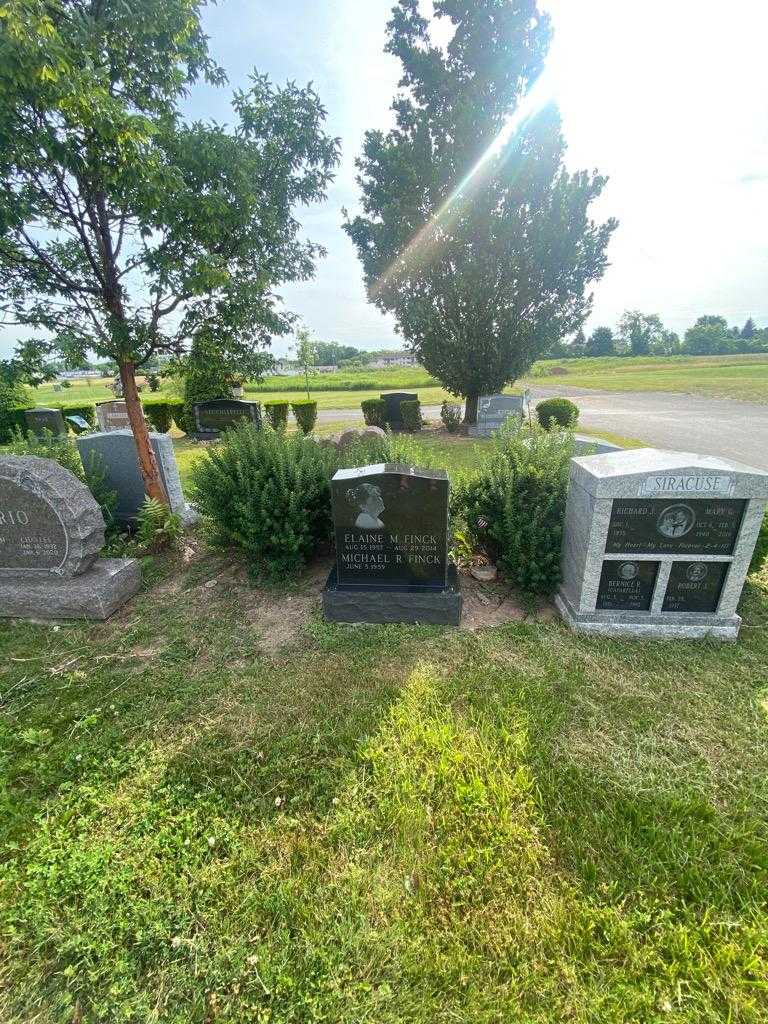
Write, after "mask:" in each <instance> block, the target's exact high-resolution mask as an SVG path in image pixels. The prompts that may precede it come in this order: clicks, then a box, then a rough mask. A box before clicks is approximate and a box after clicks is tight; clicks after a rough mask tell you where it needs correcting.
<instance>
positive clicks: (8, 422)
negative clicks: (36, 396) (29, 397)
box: [0, 403, 32, 444]
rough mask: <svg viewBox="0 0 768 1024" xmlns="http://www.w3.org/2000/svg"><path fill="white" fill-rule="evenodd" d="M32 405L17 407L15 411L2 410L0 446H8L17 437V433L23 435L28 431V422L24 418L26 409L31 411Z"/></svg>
mask: <svg viewBox="0 0 768 1024" xmlns="http://www.w3.org/2000/svg"><path fill="white" fill-rule="evenodd" d="M31 408H32V404H31V403H30V404H29V405H27V406H23V407H17V408H15V409H0V444H8V443H9V442H10V441H12V440H13V439H14V437H15V436H16V431H17V430H20V431H21V432H22V434H25V433H26V431H27V421H26V418H25V417H24V411H25V409H31Z"/></svg>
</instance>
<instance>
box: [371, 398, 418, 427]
mask: <svg viewBox="0 0 768 1024" xmlns="http://www.w3.org/2000/svg"><path fill="white" fill-rule="evenodd" d="M379 397H380V398H381V399H383V401H384V402H385V404H386V411H385V413H384V418H385V420H386V422H387V423H388V424H389V426H390V427H392V429H393V430H402V427H403V414H402V412H401V411H400V403H401V402H416V401H418V398H419V396H418V395H414V394H411V393H410V392H409V391H390V392H389V393H388V394H384V395H379Z"/></svg>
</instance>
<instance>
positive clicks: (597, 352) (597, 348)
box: [584, 327, 614, 356]
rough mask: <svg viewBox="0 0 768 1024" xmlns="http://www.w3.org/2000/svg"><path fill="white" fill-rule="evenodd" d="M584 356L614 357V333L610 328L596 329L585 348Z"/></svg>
mask: <svg viewBox="0 0 768 1024" xmlns="http://www.w3.org/2000/svg"><path fill="white" fill-rule="evenodd" d="M584 354H585V355H588V356H612V355H613V354H614V349H613V331H612V330H611V328H610V327H596V328H595V329H594V331H592V333H591V334H590V336H589V340H588V341H587V344H586V345H585V347H584Z"/></svg>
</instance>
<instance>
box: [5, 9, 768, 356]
mask: <svg viewBox="0 0 768 1024" xmlns="http://www.w3.org/2000/svg"><path fill="white" fill-rule="evenodd" d="M423 6H424V9H425V12H426V13H429V8H430V4H429V0H424V4H423ZM541 6H542V7H544V8H545V9H547V10H548V11H549V12H550V14H551V16H552V19H553V28H554V40H553V44H552V49H551V51H550V55H549V60H548V65H547V72H546V74H547V79H546V81H547V89H548V91H551V93H552V95H553V97H554V99H555V101H556V102H557V103H558V106H559V107H560V111H561V114H562V118H563V131H564V135H565V139H566V142H567V144H568V150H567V153H566V163H567V165H568V167H569V168H570V169H572V170H576V169H589V170H592V169H597V170H599V171H600V172H601V173H602V174H605V175H608V177H609V182H608V185H607V186H606V188H605V190H604V193H603V195H602V196H601V197H600V199H599V200H598V202H597V203H596V204H594V205H593V207H592V210H593V213H594V216H596V217H597V218H598V219H604V218H605V217H607V216H615V217H617V218H618V220H619V228H618V230H617V231H616V232H615V233H614V235H613V238H612V240H611V243H610V246H609V249H608V257H609V262H610V266H609V268H608V270H607V272H606V274H605V275H604V277H603V278H602V280H601V281H599V282H598V283H597V284H596V285H595V286H594V313H593V315H592V317H591V319H590V321H589V322H588V324H587V331H589V330H590V329H592V328H594V327H595V326H597V325H599V324H606V325H608V326H615V324H616V322H617V321H618V319H619V317H620V316H621V313H622V312H623V311H624V310H625V309H640V310H642V311H643V312H646V313H658V314H659V315H660V316H661V318H662V320H663V321H664V323H665V324H666V326H668V327H670V328H672V329H674V330H676V331H678V333H680V334H682V333H683V332H684V330H685V328H686V327H688V326H690V324H692V323H693V321H694V320H695V319H696V317H697V316H699V315H701V314H705V313H707V314H720V315H723V316H725V317H726V319H727V320H728V322H729V323H735V324H743V323H744V321H745V320H746V319H747V317H748V316H752V317H753V318H754V319H755V320H756V321H757V322H758V323H759V324H760V325H764V324H768V87H767V86H766V76H765V64H764V62H765V40H766V39H768V4H766V3H765V0H732V2H731V3H730V4H728V5H723V4H721V3H718V2H715V0H644V2H643V3H642V4H639V3H637V2H636V0H578V2H575V0H542V3H541ZM390 8H391V0H282V2H281V3H275V2H274V0H220V3H219V4H218V5H217V6H213V7H209V8H207V9H206V10H205V13H204V26H205V30H206V32H207V34H208V35H209V37H210V48H211V52H212V54H213V55H214V57H215V58H216V59H217V60H218V62H219V63H220V64H221V65H222V66H223V67H224V68H225V69H226V71H227V74H228V77H229V87H225V88H223V89H212V88H210V87H207V86H196V87H195V89H194V90H193V92H192V94H191V95H190V97H189V100H188V102H187V111H188V113H189V114H190V116H193V117H195V118H213V119H215V120H217V121H219V122H222V123H226V122H227V121H228V120H229V118H230V107H229V101H230V95H231V91H232V89H233V88H240V87H245V86H246V85H247V80H248V75H249V73H250V72H251V70H252V69H253V68H254V67H256V68H257V69H258V70H259V71H260V72H262V73H263V72H266V73H267V74H269V76H270V78H271V79H272V80H273V81H275V82H285V81H286V80H288V79H292V80H295V81H296V82H297V83H299V84H305V83H306V82H308V81H312V82H313V84H314V87H315V89H316V90H317V92H318V93H319V95H320V97H321V100H322V102H323V103H324V105H325V107H326V109H327V111H328V119H327V123H326V127H327V130H328V131H329V132H330V133H331V134H333V135H336V136H338V137H339V138H340V139H341V146H342V156H341V163H340V166H339V167H338V169H337V173H336V179H335V181H334V183H333V184H332V186H331V187H330V189H329V192H328V198H327V200H326V202H325V203H323V204H322V205H316V206H313V207H310V208H305V209H302V210H300V211H299V219H300V221H301V223H302V225H303V228H304V231H305V233H306V235H307V236H308V237H309V238H311V239H312V240H313V241H315V242H320V243H321V244H323V245H324V246H325V248H326V249H327V250H328V255H327V257H326V258H325V259H324V260H322V261H320V262H319V264H318V267H317V274H316V276H315V278H314V279H313V280H311V281H308V282H302V283H300V284H294V285H289V286H285V287H283V288H282V289H279V291H280V294H281V295H282V296H283V298H284V300H285V303H286V306H287V307H288V308H289V309H291V310H293V311H294V312H296V313H298V314H300V316H301V317H302V319H303V322H304V324H305V325H306V326H307V327H309V328H310V329H311V330H312V332H313V334H314V335H315V336H316V337H317V338H319V339H321V340H326V341H331V340H333V341H339V342H342V343H344V344H351V345H356V346H358V347H360V348H367V349H374V348H386V347H399V346H400V344H401V342H400V339H399V338H398V336H397V334H396V333H395V330H394V321H393V320H392V319H391V318H390V317H387V316H384V315H383V314H381V313H379V311H378V310H377V309H376V308H375V307H374V306H372V305H371V304H370V303H368V301H367V300H366V296H365V289H364V286H363V279H362V272H361V268H360V264H359V262H358V259H357V256H356V254H355V250H354V247H353V246H352V243H351V242H350V240H349V239H348V238H347V236H346V235H345V234H344V232H343V231H342V229H341V224H342V220H343V217H342V212H341V211H342V207H347V208H348V209H349V210H350V212H351V213H352V214H354V212H355V211H356V210H357V208H358V188H357V185H356V183H355V173H356V171H355V166H354V162H355V157H356V156H357V155H358V154H359V152H360V150H361V146H362V142H363V136H364V133H365V131H366V130H367V129H371V128H381V129H384V130H386V129H387V128H388V127H389V126H390V125H391V123H392V114H391V112H390V109H389V108H390V104H391V102H392V97H393V95H394V93H395V90H396V86H397V80H398V78H399V73H400V66H399V62H398V61H397V60H396V59H395V58H393V57H391V56H389V55H387V54H385V53H384V52H383V50H384V43H385V41H386V34H385V27H386V22H387V20H388V18H389V14H390ZM289 344H290V339H289V340H280V341H278V342H277V343H276V344H275V345H274V346H273V351H274V352H275V354H277V355H282V354H285V353H286V351H287V349H288V346H289ZM12 347H13V337H12V335H10V334H9V333H8V331H7V330H6V331H5V332H3V333H2V334H0V353H2V352H3V351H5V352H10V350H11V349H12Z"/></svg>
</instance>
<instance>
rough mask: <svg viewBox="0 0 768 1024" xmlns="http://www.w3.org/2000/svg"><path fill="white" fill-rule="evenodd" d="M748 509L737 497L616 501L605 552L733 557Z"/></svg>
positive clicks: (626, 499)
mask: <svg viewBox="0 0 768 1024" xmlns="http://www.w3.org/2000/svg"><path fill="white" fill-rule="evenodd" d="M746 504H747V503H746V501H744V500H739V499H734V498H689V499H686V500H685V501H674V500H672V501H670V500H664V499H658V498H654V499H644V498H616V499H615V500H614V502H613V507H612V509H611V520H610V524H609V526H608V536H607V539H606V542H605V550H606V553H607V554H620V553H623V552H627V553H633V554H635V553H636V554H640V553H643V554H691V555H730V554H731V553H732V552H733V548H734V545H735V543H736V538H737V536H738V533H739V527H740V526H741V520H742V517H743V515H744V509H745V508H746Z"/></svg>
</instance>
